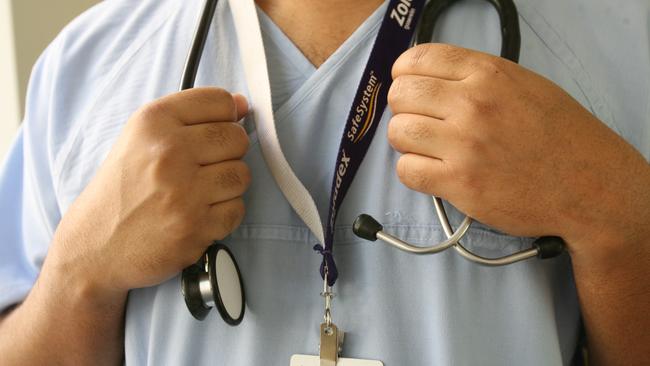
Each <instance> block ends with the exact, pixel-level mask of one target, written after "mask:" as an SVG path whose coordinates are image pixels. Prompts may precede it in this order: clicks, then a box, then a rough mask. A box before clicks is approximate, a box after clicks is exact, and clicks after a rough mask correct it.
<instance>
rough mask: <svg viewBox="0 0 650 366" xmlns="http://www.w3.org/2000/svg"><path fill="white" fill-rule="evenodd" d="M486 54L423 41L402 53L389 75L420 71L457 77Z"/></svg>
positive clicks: (462, 77)
mask: <svg viewBox="0 0 650 366" xmlns="http://www.w3.org/2000/svg"><path fill="white" fill-rule="evenodd" d="M487 57H494V56H490V55H488V54H484V53H481V52H477V51H473V50H468V49H466V48H462V47H456V46H452V45H448V44H442V43H425V44H421V45H418V46H415V47H412V48H410V49H408V50H406V52H404V53H402V55H400V57H399V58H398V59H397V61H395V63H394V64H393V70H392V74H393V79H395V78H397V77H398V76H400V75H422V76H430V77H434V78H439V79H445V80H454V81H459V80H463V79H465V78H466V77H468V76H469V75H471V74H472V73H473V72H474V70H475V68H476V65H477V63H480V62H481V60H484V59H485V58H487Z"/></svg>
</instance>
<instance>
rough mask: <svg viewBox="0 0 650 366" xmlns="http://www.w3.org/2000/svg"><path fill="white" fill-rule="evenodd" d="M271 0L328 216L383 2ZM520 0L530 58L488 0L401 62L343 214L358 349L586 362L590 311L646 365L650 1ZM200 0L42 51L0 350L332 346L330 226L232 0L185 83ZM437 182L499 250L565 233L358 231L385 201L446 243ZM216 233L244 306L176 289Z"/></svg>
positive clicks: (16, 179)
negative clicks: (277, 156) (264, 128)
mask: <svg viewBox="0 0 650 366" xmlns="http://www.w3.org/2000/svg"><path fill="white" fill-rule="evenodd" d="M257 4H258V6H259V9H258V15H259V17H260V21H261V27H262V32H263V35H264V45H265V52H266V55H267V59H268V66H269V70H270V79H271V89H272V92H273V107H274V114H275V119H276V122H277V127H276V128H277V132H278V135H279V137H280V143H281V145H282V147H283V150H284V153H285V155H286V157H287V160H288V161H289V163H290V165H291V167H292V168H293V170H294V171H295V172H296V174H297V176H298V178H300V180H301V181H302V183H303V184H304V186H305V187H306V188H307V189H308V190H309V192H310V193H311V195H312V196H313V197H314V200H315V202H316V205H317V206H318V209H319V211H320V215H321V218H324V217H326V214H327V205H328V200H329V192H330V188H331V186H330V184H331V181H332V175H333V174H334V172H333V170H332V167H333V161H334V159H335V157H336V153H337V150H336V148H337V146H338V142H339V139H340V135H341V131H342V127H343V123H344V122H345V119H346V116H347V112H348V110H349V107H350V105H351V103H352V98H353V96H354V92H355V89H356V86H357V84H358V81H359V80H358V79H359V76H360V74H361V71H362V70H363V67H364V66H365V63H366V60H367V58H368V55H369V53H370V49H371V47H372V43H373V40H374V38H375V36H376V34H377V30H378V27H379V24H380V22H381V19H382V17H383V15H384V13H385V12H386V7H387V5H386V4H385V3H383V1H380V0H364V1H355V2H348V1H341V0H332V1H326V2H325V1H311V0H310V1H305V0H300V1H299V0H276V1H274V0H264V1H261V0H260V1H257ZM517 6H518V10H519V12H520V24H521V28H522V57H521V65H522V66H518V65H515V64H512V63H509V62H506V61H504V60H501V59H499V58H496V57H493V56H489V55H488V53H495V52H496V51H498V49H499V43H500V33H499V27H498V17H497V16H496V14H495V13H494V12H493V10H492V8H491V7H490V5H489V4H487V2H478V1H466V2H461V3H460V4H459V5H457V6H455V7H453V8H452V9H451V10H450V11H449V12H448V13H447V14H445V16H444V17H443V19H441V21H440V26H439V29H438V30H437V34H436V35H435V39H434V41H436V42H444V43H452V44H458V45H462V46H465V47H467V48H460V47H456V46H448V45H443V44H427V45H421V46H418V47H417V48H414V49H411V50H409V51H407V52H405V53H404V54H402V56H401V57H400V58H399V59H398V60H397V61H396V62H395V64H394V67H393V70H392V71H393V77H394V83H393V85H392V87H391V89H390V93H389V96H388V101H389V108H390V111H386V113H384V116H383V119H382V122H381V125H380V127H379V131H378V132H377V136H376V137H375V140H374V141H373V144H372V145H371V147H370V150H369V153H368V156H367V157H366V159H365V160H364V162H363V164H362V167H361V169H360V171H359V172H358V174H357V178H356V179H355V181H354V184H353V185H352V187H351V189H350V191H349V193H348V196H347V198H346V200H345V203H344V205H343V206H342V208H341V210H340V213H339V217H338V220H337V226H336V233H335V243H336V251H335V257H336V259H337V264H338V268H339V272H340V279H339V281H338V282H337V286H336V287H337V291H338V293H339V295H340V296H339V297H337V298H336V301H335V305H334V311H335V314H336V315H335V316H336V322H337V325H339V326H340V327H341V328H342V329H343V330H345V331H346V333H347V337H346V342H345V344H344V350H343V353H344V355H345V356H346V357H355V358H366V359H376V360H381V361H383V363H384V364H385V365H387V366H390V365H443V364H444V365H477V364H480V365H505V364H508V365H561V364H570V363H571V362H572V360H574V359H575V358H574V356H575V352H576V349H577V348H578V345H579V338H580V336H579V334H580V329H581V326H582V325H581V318H582V320H583V321H584V327H585V329H586V331H587V339H588V348H589V354H590V358H591V361H592V362H593V363H594V364H602V365H605V364H606V365H616V364H621V365H643V364H647V362H648V360H647V345H648V344H650V332H648V331H647V329H648V328H649V326H650V324H649V322H650V318H649V317H648V316H647V310H648V308H649V306H650V289H649V287H648V286H649V284H650V282H649V279H650V239H649V238H650V225H648V223H649V222H650V190H649V189H648V187H650V166H649V165H648V162H647V161H648V159H649V158H650V113H649V110H648V101H649V100H650V97H649V95H650V76H649V75H650V34H649V33H648V29H647V24H648V21H649V19H648V16H650V15H649V14H650V5H649V4H648V3H647V1H645V0H634V1H628V2H625V3H624V4H617V5H616V7H615V8H612V7H611V5H610V2H607V1H593V0H575V1H560V0H552V1H544V2H539V1H533V0H522V1H518V2H517ZM200 8H201V4H200V2H199V1H183V2H177V1H171V0H169V1H149V0H148V1H127V0H119V1H118V0H113V1H107V2H103V3H102V4H100V5H98V6H97V7H95V8H93V9H92V10H90V11H89V12H87V13H86V14H84V15H83V16H81V17H80V18H79V19H77V20H75V21H74V22H73V23H72V24H71V25H69V26H68V27H67V28H66V29H65V30H64V31H63V32H62V34H61V35H60V36H59V37H58V38H57V39H56V40H55V41H54V42H53V44H52V45H51V46H50V47H49V48H48V49H47V50H46V52H45V53H44V54H43V56H42V57H41V58H40V60H39V61H38V63H37V65H36V67H35V68H34V71H33V74H32V79H31V82H30V87H29V93H28V101H27V108H26V116H25V121H24V123H23V126H22V128H21V131H20V133H19V135H18V138H17V140H16V142H15V144H14V146H13V149H12V150H11V152H10V154H9V157H8V159H7V160H6V161H5V163H4V166H3V168H2V171H1V172H0V218H1V220H0V309H1V310H2V317H1V318H0V364H2V365H44V364H62V365H81V364H92V365H114V364H120V363H123V362H126V364H134V365H180V364H197V365H198V364H200V365H261V364H263V365H286V364H288V363H289V359H290V357H291V355H293V354H296V353H307V354H316V353H317V351H318V348H317V347H318V334H317V326H318V324H319V323H320V320H321V318H322V304H321V298H320V297H319V296H318V292H319V291H320V284H322V282H321V280H320V277H319V274H318V266H319V264H320V257H319V256H318V255H317V254H315V253H314V252H313V250H312V249H311V247H312V246H313V244H314V242H315V241H316V240H315V238H314V237H313V236H312V235H311V234H310V232H309V230H308V229H307V228H306V227H305V225H304V224H303V223H302V221H301V220H300V219H299V217H298V216H297V215H296V214H295V213H294V212H293V211H292V209H291V207H290V206H289V204H288V203H287V202H286V200H285V199H284V196H283V195H282V193H281V192H280V190H279V189H278V188H277V186H276V185H275V183H274V180H273V178H272V176H271V174H270V172H269V171H268V168H267V166H266V163H265V161H264V158H263V156H262V152H261V151H260V147H259V143H258V141H257V135H256V132H255V130H254V128H251V125H250V118H245V117H246V116H247V115H249V113H248V112H249V111H250V110H251V109H252V110H254V108H255V106H254V105H252V106H249V105H248V104H249V103H248V101H247V99H248V98H247V96H248V94H249V93H248V91H247V89H246V86H245V85H246V84H245V78H244V75H243V71H242V68H241V65H242V60H241V56H240V52H239V47H238V44H237V40H236V36H235V31H234V25H233V19H232V14H231V9H230V5H229V3H228V2H227V1H225V0H223V1H221V2H220V3H219V5H218V8H217V12H216V15H215V19H214V22H213V24H212V28H211V34H210V37H209V40H208V44H207V45H206V49H205V52H204V56H203V62H202V66H201V69H200V70H199V75H198V78H197V86H201V87H200V88H197V89H195V90H191V91H187V92H183V93H175V92H174V91H175V90H176V89H177V87H178V79H179V77H180V72H181V70H182V68H183V62H184V60H185V54H186V50H187V47H188V46H189V44H190V41H191V40H190V38H191V29H193V28H194V25H195V22H196V16H197V14H198V12H199V11H200ZM297 15H299V16H297ZM314 24H316V25H317V26H314ZM469 49H478V50H481V51H484V52H486V53H483V52H478V51H470V50H469ZM215 86H216V87H219V88H216V87H215ZM241 119H244V124H243V127H242V126H241V125H240V124H238V123H237V122H238V121H239V120H241ZM386 136H387V138H386ZM416 191H420V192H424V193H426V194H421V193H418V192H416ZM431 194H435V195H439V196H441V197H443V198H444V199H445V200H447V201H448V202H449V203H450V205H453V206H454V207H457V210H456V209H454V208H452V207H451V206H448V207H449V210H450V213H451V216H452V221H453V222H454V223H455V224H456V225H457V223H458V222H459V219H460V218H461V217H462V214H461V212H462V213H466V214H469V215H471V216H472V217H475V218H476V219H477V220H478V221H479V222H478V223H477V224H476V225H473V226H472V228H471V229H470V232H469V233H468V237H467V239H466V240H465V241H464V244H465V245H466V246H467V247H469V248H470V249H472V250H474V251H476V252H478V253H480V254H482V255H486V256H499V255H504V254H507V253H510V252H513V251H516V250H519V249H521V248H524V247H528V246H529V245H530V243H531V241H532V239H530V237H535V236H542V235H557V236H561V237H563V238H564V239H565V241H566V242H567V244H568V253H567V254H564V255H562V256H560V257H559V258H556V259H553V260H549V261H543V262H542V261H527V262H523V263H519V264H516V265H512V266H508V267H503V268H485V267H480V266H476V265H474V264H472V263H469V262H466V261H464V260H463V259H462V258H459V257H458V256H455V255H454V254H453V253H451V252H449V253H444V254H440V255H438V256H433V257H414V256H410V255H408V254H405V253H402V252H398V251H394V250H392V249H389V248H386V247H383V246H374V245H373V244H368V243H366V242H363V241H360V240H359V239H357V238H355V237H354V236H353V235H352V234H351V230H350V223H351V222H352V221H353V220H354V218H355V217H356V216H357V215H358V214H359V213H361V212H368V213H371V214H373V215H375V216H376V217H377V218H379V219H380V221H381V222H382V224H384V227H385V228H386V230H387V231H390V232H392V233H395V234H397V235H399V236H400V237H404V238H406V239H407V240H409V241H412V242H414V243H417V244H420V245H424V244H427V243H430V242H432V241H438V240H440V239H442V238H444V233H443V231H442V230H441V227H440V225H439V223H438V222H437V220H436V219H435V215H434V213H433V208H432V206H431V202H430V197H428V195H431ZM244 211H246V214H244ZM323 221H324V220H323ZM497 230H498V231H497ZM506 233H507V234H506ZM215 239H220V240H221V239H223V241H225V242H226V243H228V245H229V247H230V248H231V249H232V250H233V252H234V253H235V256H236V257H237V259H238V261H239V265H240V268H241V271H242V275H243V277H244V281H245V283H246V294H247V308H246V316H245V318H244V321H243V322H242V323H241V325H240V326H238V327H230V326H228V325H226V324H225V323H224V322H223V321H222V320H221V319H220V318H219V317H218V316H217V315H216V314H210V315H209V316H208V318H207V319H206V320H205V321H204V322H197V321H196V320H194V319H193V318H192V317H191V315H190V314H189V313H188V312H187V309H186V308H185V304H184V302H183V299H182V297H181V295H180V291H179V278H178V274H179V272H180V271H181V270H182V269H183V268H184V267H186V266H188V265H189V264H191V263H193V262H195V261H196V259H197V258H198V257H199V256H200V255H201V253H203V251H204V250H205V249H206V247H207V246H208V245H210V244H211V242H212V241H213V240H215Z"/></svg>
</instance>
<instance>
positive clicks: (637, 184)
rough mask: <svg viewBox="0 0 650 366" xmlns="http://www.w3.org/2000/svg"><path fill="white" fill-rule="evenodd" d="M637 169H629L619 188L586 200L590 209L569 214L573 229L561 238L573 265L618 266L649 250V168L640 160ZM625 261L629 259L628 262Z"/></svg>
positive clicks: (613, 187) (609, 187)
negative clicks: (564, 242) (579, 263)
mask: <svg viewBox="0 0 650 366" xmlns="http://www.w3.org/2000/svg"><path fill="white" fill-rule="evenodd" d="M641 159H642V163H641V164H640V165H639V169H636V170H635V169H629V170H628V172H629V173H630V174H628V176H627V177H621V178H619V179H618V181H619V182H621V183H619V184H617V185H613V186H612V185H610V186H608V187H607V188H608V189H607V190H606V191H604V192H607V193H605V194H603V193H602V192H601V194H599V195H593V196H591V197H589V198H588V201H590V205H589V206H590V207H587V205H585V206H584V207H583V209H584V208H586V209H585V210H583V211H581V212H580V213H573V214H572V215H573V218H574V220H568V222H569V221H570V222H572V223H573V225H567V227H570V228H571V230H567V231H566V233H565V234H564V235H563V237H564V238H565V240H566V242H567V245H568V249H569V252H570V254H571V257H572V258H573V260H574V262H575V261H585V262H587V263H592V262H593V263H594V264H596V263H600V264H608V265H609V266H611V265H612V264H614V263H620V261H619V260H618V259H621V260H623V261H625V260H626V259H625V258H626V257H629V256H630V255H635V254H634V253H637V254H639V253H641V252H644V253H645V252H647V251H648V246H650V226H649V225H648V223H649V222H650V189H649V188H648V187H650V165H648V163H647V162H646V161H645V160H644V159H643V158H642V157H641ZM628 259H629V258H628Z"/></svg>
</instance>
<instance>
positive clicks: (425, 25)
mask: <svg viewBox="0 0 650 366" xmlns="http://www.w3.org/2000/svg"><path fill="white" fill-rule="evenodd" d="M488 1H489V2H490V3H491V4H492V5H493V6H494V7H495V8H496V10H497V12H498V14H499V18H500V21H501V37H502V38H501V39H502V45H501V57H504V58H506V59H509V60H511V61H513V62H517V61H518V60H519V51H520V46H521V35H520V31H519V19H518V13H517V8H516V7H515V4H514V3H513V2H512V0H488ZM456 2H457V0H430V1H429V2H427V4H426V6H425V9H424V13H423V16H422V19H421V21H420V24H419V26H418V29H417V32H416V34H417V35H416V37H415V38H414V41H413V45H417V44H418V43H423V42H428V40H430V39H432V36H433V31H434V29H435V24H436V21H437V20H438V18H439V17H440V15H441V14H442V12H444V11H445V10H446V9H447V8H449V7H450V6H451V5H452V4H454V3H456ZM216 6H217V0H206V1H205V5H204V7H203V11H202V13H201V17H200V19H199V22H198V25H197V28H196V31H195V34H194V38H193V40H192V46H191V48H190V51H189V55H188V57H187V61H186V63H185V68H184V71H183V77H182V81H181V88H180V89H181V90H185V89H189V88H192V87H194V81H195V79H196V73H197V70H198V67H199V63H200V61H201V54H202V53H203V48H204V46H205V42H206V39H207V36H208V32H209V29H210V24H211V23H212V18H213V17H214V13H215V9H216ZM432 198H433V205H434V207H435V210H436V214H437V216H438V219H439V220H440V223H441V225H442V228H443V230H444V232H445V235H446V236H447V239H446V240H444V241H442V242H440V243H437V244H435V245H432V246H427V247H420V246H415V245H412V244H410V243H408V242H406V241H403V240H401V239H399V238H397V237H395V236H392V235H390V234H388V233H386V232H384V229H383V227H382V225H381V224H380V223H379V222H377V220H375V219H374V218H372V217H371V216H369V215H366V214H362V215H360V216H359V217H357V219H356V220H355V222H354V225H353V231H354V233H355V234H356V235H357V236H359V237H360V238H363V239H366V240H370V241H376V240H377V239H380V240H382V241H384V242H385V243H387V244H389V245H391V246H393V247H395V248H398V249H400V250H403V251H406V252H408V253H412V254H435V253H440V252H443V251H445V250H447V249H449V248H454V249H455V250H456V251H457V252H458V253H459V254H460V255H461V256H462V257H464V258H466V259H468V260H470V261H472V262H475V263H478V264H482V265H486V266H503V265H507V264H512V263H515V262H519V261H522V260H525V259H529V258H533V257H537V258H540V259H546V258H552V257H555V256H558V255H560V254H561V253H562V252H563V251H564V248H565V243H564V241H563V240H562V239H561V238H559V237H553V236H549V237H541V238H539V239H537V240H535V241H534V242H533V244H532V247H531V248H530V249H527V250H522V251H519V252H516V253H513V254H510V255H506V256H503V257H499V258H486V257H482V256H479V255H477V254H474V253H473V252H471V251H470V250H468V249H467V248H465V247H464V246H463V245H462V244H461V242H460V240H461V239H462V238H463V237H464V236H465V235H466V234H467V232H468V230H469V228H470V226H471V224H472V222H473V220H472V218H471V217H469V216H466V217H465V218H464V219H463V221H462V222H461V224H460V226H459V227H458V228H457V229H456V230H455V231H454V229H453V227H452V226H451V224H450V222H449V218H448V217H447V213H446V211H445V208H444V206H443V203H442V200H441V199H440V198H438V197H435V196H434V197H432ZM181 290H182V293H183V296H184V298H185V303H186V305H187V307H188V309H189V311H190V313H191V314H192V315H193V316H194V317H195V318H196V319H198V320H203V319H205V317H206V316H207V314H208V313H209V312H210V310H211V309H212V308H213V307H216V308H217V310H218V312H219V314H220V315H221V317H222V318H223V319H224V321H226V323H228V324H230V325H237V324H239V323H241V321H242V319H243V317H244V309H245V294H244V285H243V282H242V277H241V273H240V271H239V267H238V266H237V262H236V261H235V259H234V257H233V255H232V253H231V252H230V250H228V248H227V247H226V246H225V245H223V244H221V243H214V244H213V245H211V246H210V247H209V248H208V250H207V251H206V252H205V254H204V255H203V256H202V257H201V259H199V261H198V262H197V263H195V264H194V265H192V266H190V267H188V268H186V269H184V270H183V273H182V277H181Z"/></svg>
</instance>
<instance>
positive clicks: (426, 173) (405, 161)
mask: <svg viewBox="0 0 650 366" xmlns="http://www.w3.org/2000/svg"><path fill="white" fill-rule="evenodd" d="M396 170H397V176H398V177H399V179H400V181H401V182H402V183H404V185H405V186H407V187H409V188H411V189H413V190H416V191H418V192H422V193H426V194H428V195H435V196H444V192H443V190H442V187H444V182H445V180H446V173H445V171H446V167H445V162H444V161H443V160H439V159H434V158H430V157H426V156H422V155H417V154H404V155H402V156H401V157H400V158H399V160H398V161H397V168H396Z"/></svg>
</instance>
